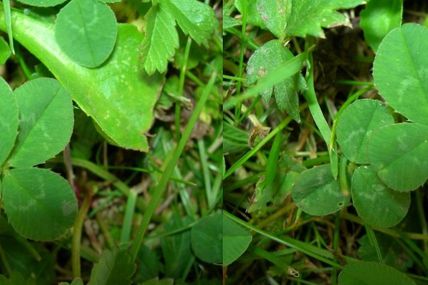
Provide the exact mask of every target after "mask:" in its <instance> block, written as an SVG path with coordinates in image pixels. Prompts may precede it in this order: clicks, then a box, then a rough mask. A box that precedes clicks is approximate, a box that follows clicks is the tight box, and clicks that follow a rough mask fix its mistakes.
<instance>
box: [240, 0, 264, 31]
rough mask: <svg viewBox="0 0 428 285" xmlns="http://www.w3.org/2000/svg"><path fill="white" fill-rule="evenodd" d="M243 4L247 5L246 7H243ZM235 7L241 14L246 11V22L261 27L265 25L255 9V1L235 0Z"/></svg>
mask: <svg viewBox="0 0 428 285" xmlns="http://www.w3.org/2000/svg"><path fill="white" fill-rule="evenodd" d="M244 5H247V7H245V6H244ZM235 7H236V9H238V11H239V12H240V13H241V14H243V13H244V12H245V11H246V13H247V23H248V24H251V25H255V26H258V27H261V28H265V27H266V26H265V24H264V22H263V20H262V18H261V17H260V14H259V12H258V11H257V1H254V0H253V1H248V0H235Z"/></svg>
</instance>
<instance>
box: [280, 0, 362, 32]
mask: <svg viewBox="0 0 428 285" xmlns="http://www.w3.org/2000/svg"><path fill="white" fill-rule="evenodd" d="M289 1H290V3H291V4H289V5H291V9H289V10H288V11H286V12H287V26H286V34H287V35H288V36H299V37H306V36H308V35H310V36H315V37H324V32H323V30H322V28H331V27H334V26H338V25H349V24H350V23H349V19H348V18H347V17H346V16H345V15H344V14H342V13H339V12H337V11H336V10H339V9H348V8H353V7H356V6H358V5H361V4H364V3H365V2H366V1H365V0H289Z"/></svg>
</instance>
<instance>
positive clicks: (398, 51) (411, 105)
mask: <svg viewBox="0 0 428 285" xmlns="http://www.w3.org/2000/svg"><path fill="white" fill-rule="evenodd" d="M427 66H428V29H427V28H426V27H423V26H420V25H417V24H405V25H403V26H402V27H401V28H396V29H394V30H392V31H391V32H390V33H389V34H388V35H386V37H385V38H384V39H383V41H382V43H381V44H380V46H379V48H378V51H377V54H376V58H375V61H374V65H373V77H374V83H375V85H376V87H377V88H378V90H379V92H380V94H381V95H382V97H383V98H385V100H386V102H387V103H388V104H389V105H391V106H392V107H393V108H394V109H395V110H396V111H398V112H399V113H401V114H403V115H404V116H406V117H407V118H408V119H410V120H412V121H415V122H417V123H422V124H425V125H428V68H427Z"/></svg>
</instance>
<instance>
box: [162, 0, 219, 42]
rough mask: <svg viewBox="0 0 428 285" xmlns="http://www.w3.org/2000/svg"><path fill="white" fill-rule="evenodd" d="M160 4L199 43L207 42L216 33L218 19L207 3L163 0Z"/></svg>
mask: <svg viewBox="0 0 428 285" xmlns="http://www.w3.org/2000/svg"><path fill="white" fill-rule="evenodd" d="M160 5H161V6H162V7H163V8H165V9H166V10H167V11H168V12H169V13H170V14H171V15H172V17H174V19H175V20H176V21H177V23H178V25H179V26H180V28H181V29H182V30H183V32H184V33H185V34H188V35H190V37H192V39H193V40H194V41H195V42H197V43H198V44H201V43H204V42H206V41H207V40H208V39H209V38H210V37H211V35H212V34H213V33H214V30H215V28H216V26H217V19H216V17H215V14H214V10H213V9H212V8H211V7H210V6H208V5H207V4H205V3H203V2H200V1H197V0H162V1H160Z"/></svg>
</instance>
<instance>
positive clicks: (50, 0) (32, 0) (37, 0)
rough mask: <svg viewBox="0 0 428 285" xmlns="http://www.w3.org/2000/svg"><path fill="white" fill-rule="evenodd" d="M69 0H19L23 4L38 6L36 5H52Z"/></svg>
mask: <svg viewBox="0 0 428 285" xmlns="http://www.w3.org/2000/svg"><path fill="white" fill-rule="evenodd" d="M65 1H67V0H18V2H21V3H23V4H27V5H31V6H36V7H51V6H56V5H59V4H62V3H64V2H65Z"/></svg>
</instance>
